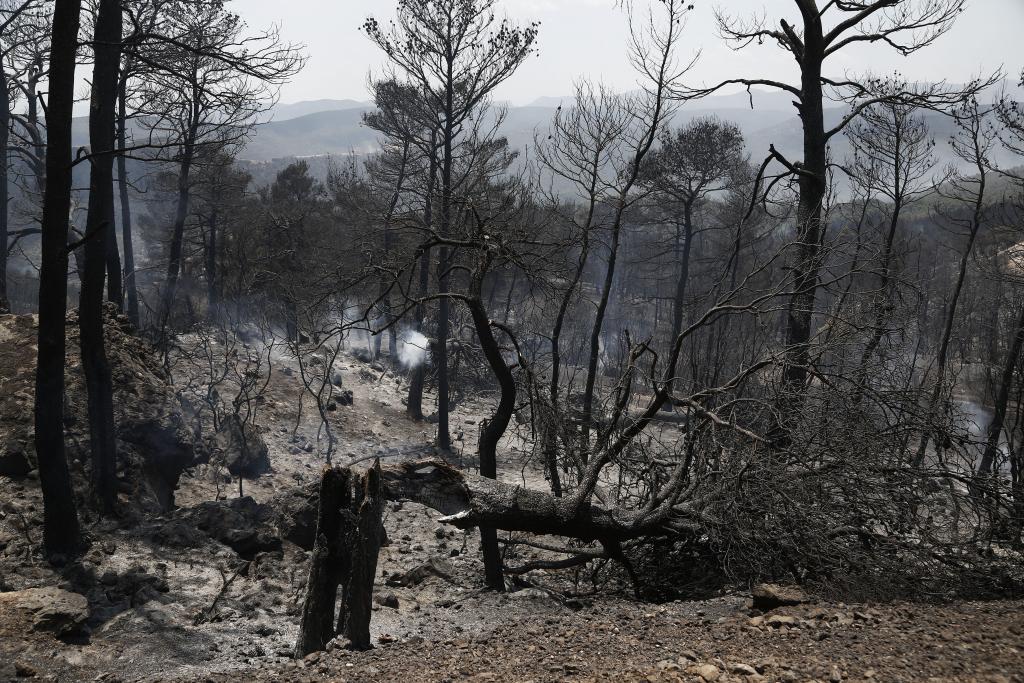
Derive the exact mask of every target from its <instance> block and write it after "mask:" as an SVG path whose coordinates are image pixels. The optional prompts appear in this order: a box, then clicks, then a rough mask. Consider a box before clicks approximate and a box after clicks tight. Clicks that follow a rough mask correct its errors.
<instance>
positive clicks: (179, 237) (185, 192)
mask: <svg viewBox="0 0 1024 683" xmlns="http://www.w3.org/2000/svg"><path fill="white" fill-rule="evenodd" d="M194 120H195V118H193V121H194ZM195 138H196V127H195V123H193V124H192V125H191V126H190V128H189V131H188V133H187V135H186V138H185V142H184V144H183V145H182V151H181V161H180V162H179V164H178V203H177V207H176V208H175V212H174V226H173V228H172V230H171V244H170V258H169V259H168V260H167V281H166V282H165V283H164V296H163V306H162V310H161V319H160V332H161V336H163V334H164V332H165V330H166V329H167V323H168V322H169V320H170V317H171V310H172V309H173V307H174V298H175V295H176V294H177V289H178V275H179V273H180V272H181V259H182V252H183V248H184V243H185V221H186V220H187V219H188V212H189V202H190V199H191V190H192V185H191V172H192V159H193V156H194V154H195Z"/></svg>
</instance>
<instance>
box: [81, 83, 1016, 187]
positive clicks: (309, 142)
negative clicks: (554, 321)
mask: <svg viewBox="0 0 1024 683" xmlns="http://www.w3.org/2000/svg"><path fill="white" fill-rule="evenodd" d="M571 102H572V98H571V97H568V96H565V97H547V96H545V97H539V98H538V99H536V100H534V101H533V102H532V103H530V104H529V105H527V106H518V107H516V106H509V107H508V109H507V113H506V119H505V121H504V123H503V125H502V127H501V133H502V134H503V135H505V136H506V137H507V138H508V141H509V144H510V146H511V147H513V148H514V149H518V150H520V151H524V150H527V149H528V148H529V147H532V146H533V144H534V136H535V135H537V136H538V137H540V138H541V139H543V138H545V137H546V135H547V132H546V131H547V129H548V126H549V125H550V122H551V120H552V118H553V117H554V115H555V112H556V111H557V108H558V106H559V105H563V106H569V105H570V104H571ZM751 104H753V108H751ZM372 110H373V104H372V103H371V102H363V101H357V100H348V99H345V100H334V99H320V100H309V101H303V102H294V103H289V104H277V105H275V106H274V107H273V108H272V109H271V111H270V112H269V117H268V118H269V120H268V121H267V122H266V123H263V124H261V125H259V126H258V127H257V128H256V130H255V131H254V132H253V134H252V137H251V140H250V141H249V143H248V144H247V145H246V146H245V148H244V149H243V150H242V152H241V154H240V157H241V159H242V160H244V161H246V162H249V164H248V165H250V166H253V165H254V166H259V167H263V169H264V170H265V171H267V172H271V171H272V170H274V171H276V170H277V169H279V168H280V167H283V165H284V163H286V162H287V160H289V159H294V158H302V157H324V156H347V155H350V154H356V155H365V154H371V153H373V152H374V151H376V150H377V149H379V148H380V140H379V134H378V133H377V132H376V131H374V130H372V129H370V128H368V127H367V126H365V125H364V124H363V114H365V113H366V112H369V111H372ZM845 113H846V109H845V108H844V107H833V108H829V109H826V111H825V120H826V126H832V125H835V124H836V123H838V122H839V121H840V120H841V118H842V116H843V115H844V114H845ZM708 115H715V116H718V117H719V118H721V119H723V120H727V121H732V122H734V123H736V125H738V126H739V127H740V129H741V130H742V131H743V134H744V137H745V138H746V144H747V150H748V151H749V153H750V156H751V159H752V161H753V162H754V163H755V164H756V163H759V162H760V160H761V159H763V158H764V156H765V155H766V154H767V152H768V147H769V145H771V144H774V145H775V147H776V149H778V150H779V151H780V152H781V153H783V154H785V155H786V156H788V157H789V158H791V159H794V160H795V159H799V158H800V157H801V155H802V152H801V150H802V139H801V125H800V120H799V118H798V117H797V116H796V110H795V109H794V107H793V104H792V97H791V96H790V95H789V94H788V93H783V92H776V91H770V90H757V89H752V90H751V92H750V93H749V94H748V93H747V92H739V93H734V94H728V95H716V96H712V97H707V98H704V99H702V100H699V101H695V102H692V103H689V104H687V105H686V106H684V107H683V108H682V109H680V111H679V112H678V113H677V114H676V116H675V118H674V120H673V122H672V125H673V126H680V125H683V124H685V123H686V122H687V121H690V120H692V119H694V118H697V117H701V116H708ZM925 118H926V119H927V122H928V124H929V126H930V127H931V130H932V134H933V135H934V137H935V141H936V148H935V153H936V156H937V158H938V160H939V164H940V165H941V164H944V163H956V160H955V158H954V157H953V154H952V151H951V149H950V147H949V144H948V140H949V137H950V136H951V135H952V134H953V133H954V132H955V126H954V124H953V122H952V121H951V120H950V119H948V118H947V117H944V116H941V115H939V114H934V113H926V114H925ZM73 131H74V134H73V137H74V141H75V145H76V146H78V145H86V144H87V141H88V121H87V119H86V118H84V117H79V118H76V119H75V121H74V128H73ZM848 153H849V145H848V143H847V141H846V138H845V137H844V136H842V135H839V136H837V137H836V138H834V139H833V140H832V157H833V159H835V160H837V161H842V160H843V159H844V158H845V157H846V156H847V155H848ZM531 156H532V155H531ZM995 160H996V162H997V163H999V164H1002V165H1019V163H1020V160H1019V159H1013V158H1011V157H1010V156H1008V155H1006V154H1005V153H1004V152H1003V150H1001V149H997V150H996V159H995ZM314 166H316V167H318V168H320V167H323V168H326V165H325V164H322V163H318V164H314ZM257 175H262V173H260V174H257ZM271 177H272V176H271Z"/></svg>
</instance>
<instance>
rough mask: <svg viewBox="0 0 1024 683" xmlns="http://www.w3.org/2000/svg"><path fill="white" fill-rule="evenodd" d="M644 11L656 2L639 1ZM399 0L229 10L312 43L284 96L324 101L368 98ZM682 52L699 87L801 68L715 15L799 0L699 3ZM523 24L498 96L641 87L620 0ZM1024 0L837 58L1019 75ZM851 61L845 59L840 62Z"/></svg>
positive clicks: (508, 4)
mask: <svg viewBox="0 0 1024 683" xmlns="http://www.w3.org/2000/svg"><path fill="white" fill-rule="evenodd" d="M635 2H636V6H637V7H640V8H642V7H644V6H645V4H646V2H647V0H635ZM395 5H396V2H395V0H288V1H286V2H282V1H281V0H233V1H232V2H231V4H230V5H229V7H230V8H231V9H232V10H233V11H235V12H237V13H239V14H240V15H241V16H242V17H243V18H244V19H245V21H246V22H247V23H248V24H249V25H250V26H252V27H253V28H257V27H266V26H269V25H270V24H278V25H280V27H281V33H282V36H283V37H284V39H285V40H288V41H293V42H298V43H303V44H305V45H306V52H307V54H308V55H309V63H308V64H307V65H306V68H305V69H304V70H303V72H302V73H300V74H299V75H298V76H297V77H296V78H295V79H294V81H293V82H292V83H290V84H288V85H286V86H285V87H284V88H283V89H282V91H281V101H282V102H295V101H299V100H312V99H321V98H336V99H341V98H351V99H358V100H364V99H368V95H367V91H366V78H367V75H368V74H369V73H371V72H378V71H379V68H380V65H381V64H382V61H383V60H382V59H381V55H380V52H379V51H378V50H377V48H376V47H375V46H373V45H372V44H371V43H370V41H369V40H367V38H366V36H365V35H364V34H363V33H361V32H360V31H359V30H358V29H359V26H360V25H361V24H362V22H363V20H364V19H365V18H366V17H367V16H370V15H373V16H376V17H377V18H378V19H380V20H386V19H388V18H390V17H391V16H393V12H394V7H395ZM694 5H695V9H694V11H693V12H692V13H691V15H690V19H689V22H688V24H687V27H686V31H685V34H684V35H685V37H686V38H687V43H686V45H684V52H683V53H682V54H681V56H684V57H686V58H689V57H690V56H691V55H692V54H693V53H694V52H696V51H697V50H701V51H702V58H701V60H700V62H699V63H698V65H697V67H696V68H695V69H694V71H692V72H691V74H690V76H689V77H688V80H689V81H690V82H693V83H694V84H697V83H700V82H712V81H715V80H718V79H721V78H730V77H736V76H751V77H775V78H779V77H784V76H786V75H787V74H789V73H790V72H791V71H792V64H791V63H790V61H789V60H788V59H787V58H786V57H785V55H784V54H783V53H782V51H781V50H780V49H778V47H777V46H775V45H769V44H765V45H764V46H763V47H756V46H754V47H750V48H747V49H745V50H743V51H740V52H734V51H732V50H729V49H728V48H727V47H726V46H725V45H724V43H723V41H722V40H721V38H720V37H719V36H718V34H717V32H716V30H715V26H714V20H713V16H712V12H713V9H714V7H715V6H720V7H722V8H723V9H725V10H726V11H727V12H729V13H730V14H733V15H749V14H750V13H751V12H757V13H763V12H766V11H767V12H773V13H775V14H774V15H769V16H770V17H771V16H778V13H779V12H785V15H783V16H788V17H790V18H791V19H792V18H793V15H794V10H795V6H794V3H793V2H791V0H717V1H716V2H708V1H706V0H694ZM499 6H500V7H502V8H503V9H504V10H505V12H506V13H507V14H508V15H509V17H511V18H512V19H514V20H518V21H520V22H525V21H529V20H537V21H540V22H541V27H540V38H539V55H537V56H535V57H533V58H531V59H530V60H529V61H528V62H527V63H526V64H524V65H523V66H522V68H521V69H520V70H519V71H518V72H517V73H516V74H515V75H514V76H513V77H512V78H511V79H510V80H509V81H508V82H506V83H505V84H504V85H503V86H502V88H501V90H499V91H498V93H497V97H498V98H499V99H504V100H508V101H510V102H512V103H513V104H516V105H522V104H528V103H529V102H531V101H533V100H534V99H536V98H537V97H540V96H543V95H551V96H561V95H566V94H569V93H570V92H571V91H572V84H573V81H574V80H575V79H577V78H579V77H581V76H586V77H589V78H592V79H595V80H601V81H603V82H604V83H606V84H608V85H610V86H612V87H613V88H615V89H616V90H628V89H631V88H633V87H634V84H635V77H634V75H633V73H632V71H631V70H630V67H629V64H628V62H627V60H626V45H627V40H626V20H625V15H624V13H623V11H622V10H621V9H619V8H617V7H616V3H615V2H614V0H499ZM1022 35H1024V0H969V6H968V9H967V10H966V11H965V12H964V13H963V15H961V17H960V19H959V20H958V22H957V25H956V26H955V27H954V29H953V30H952V31H951V32H950V33H949V34H947V35H946V36H944V37H943V38H942V39H941V41H939V42H937V43H936V44H935V45H934V46H932V47H930V48H928V49H926V50H924V51H922V52H920V53H918V54H916V55H913V56H911V57H909V58H903V57H900V56H898V55H896V54H895V53H894V52H893V51H892V50H890V49H888V48H887V47H883V46H880V45H879V44H876V45H872V46H864V47H858V49H857V50H850V51H846V54H843V55H841V56H840V55H837V56H836V57H835V58H833V59H832V64H831V68H832V70H833V73H838V74H841V72H842V71H843V70H849V71H850V72H856V73H862V72H864V71H865V70H870V71H872V72H874V73H887V72H891V71H894V70H899V71H900V72H901V73H902V74H903V75H904V76H906V77H908V78H911V79H914V80H941V79H947V80H950V81H954V82H957V81H966V80H968V79H969V78H970V77H971V76H972V75H975V74H977V73H978V72H979V71H986V72H991V71H992V70H994V69H996V68H999V67H1000V66H1004V67H1005V69H1006V70H1007V71H1008V72H1009V73H1010V74H1018V75H1019V74H1020V70H1021V68H1022V67H1024V44H1022ZM840 60H842V61H840Z"/></svg>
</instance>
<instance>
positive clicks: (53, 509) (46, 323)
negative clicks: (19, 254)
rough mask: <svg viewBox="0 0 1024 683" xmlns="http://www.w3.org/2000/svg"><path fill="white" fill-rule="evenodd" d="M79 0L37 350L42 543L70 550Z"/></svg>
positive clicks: (52, 190)
mask: <svg viewBox="0 0 1024 683" xmlns="http://www.w3.org/2000/svg"><path fill="white" fill-rule="evenodd" d="M81 10H82V7H81V2H80V0H57V2H56V3H55V9H54V16H53V39H52V42H51V51H50V87H49V91H50V96H49V98H48V102H47V107H46V121H47V125H46V129H47V131H48V136H47V141H46V178H47V180H46V190H45V193H44V195H43V226H42V229H43V235H42V239H43V251H42V262H41V268H40V272H39V355H38V361H37V366H36V395H35V441H36V457H37V458H38V461H39V483H40V484H41V486H42V489H43V544H44V546H45V547H46V551H47V552H48V553H50V554H51V555H52V554H58V553H60V554H71V553H74V552H75V551H76V550H78V548H79V546H80V545H81V542H82V537H81V531H80V527H79V524H78V512H77V510H76V509H75V498H74V492H73V491H72V489H71V475H70V473H69V472H68V463H67V459H66V457H65V455H64V353H65V346H66V341H67V337H66V331H65V325H66V321H65V317H66V314H67V297H68V291H67V290H68V212H69V210H70V208H71V118H72V115H73V112H72V109H73V106H74V95H75V52H76V48H77V45H78V27H79V20H80V17H81Z"/></svg>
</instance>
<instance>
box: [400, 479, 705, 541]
mask: <svg viewBox="0 0 1024 683" xmlns="http://www.w3.org/2000/svg"><path fill="white" fill-rule="evenodd" d="M383 478H384V488H385V492H386V495H387V497H388V498H389V499H407V500H413V501H416V502H418V503H421V504H423V505H426V506H427V507H430V508H432V509H434V510H437V511H439V512H441V513H443V514H444V515H446V516H445V517H442V518H441V520H440V521H441V522H444V523H446V524H451V525H453V526H455V527H457V528H459V529H470V528H473V527H479V526H489V527H492V528H495V529H503V530H506V531H522V532H526V533H531V534H538V535H551V536H567V537H571V538H577V539H580V540H583V541H594V540H600V541H602V542H614V541H624V540H627V539H631V538H639V537H642V536H646V535H649V534H656V533H665V532H666V530H668V529H669V528H671V529H672V530H673V531H676V532H679V531H687V530H693V531H694V532H695V533H699V528H700V527H699V523H698V522H699V519H698V513H694V515H693V519H689V516H688V515H686V510H684V509H682V508H681V506H679V507H675V508H672V514H671V515H670V514H668V511H667V510H668V508H666V507H664V506H663V507H662V508H659V509H657V510H654V511H651V512H644V511H641V510H629V509H625V508H606V507H602V506H599V505H595V504H593V503H590V502H588V501H587V500H586V499H581V498H577V496H575V495H574V496H566V497H563V498H555V497H554V496H552V495H551V494H549V493H545V492H543V491H534V490H532V489H527V488H523V487H522V486H519V485H516V484H506V483H504V482H500V481H495V480H492V479H488V478H486V477H478V476H476V475H473V474H467V473H464V472H461V471H459V470H456V469H454V468H453V467H451V466H450V465H448V464H446V463H444V462H440V461H433V460H426V461H418V462H407V463H402V464H400V465H391V466H389V467H387V468H386V469H384V470H383Z"/></svg>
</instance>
